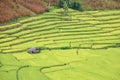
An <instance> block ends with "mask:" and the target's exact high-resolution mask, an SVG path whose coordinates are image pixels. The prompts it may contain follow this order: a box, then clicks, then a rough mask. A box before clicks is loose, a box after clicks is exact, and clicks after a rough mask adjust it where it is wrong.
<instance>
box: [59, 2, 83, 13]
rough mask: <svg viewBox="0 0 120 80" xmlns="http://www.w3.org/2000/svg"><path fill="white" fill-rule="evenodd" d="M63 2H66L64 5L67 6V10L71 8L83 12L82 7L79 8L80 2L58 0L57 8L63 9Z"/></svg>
mask: <svg viewBox="0 0 120 80" xmlns="http://www.w3.org/2000/svg"><path fill="white" fill-rule="evenodd" d="M64 2H66V3H67V6H68V7H69V8H71V9H75V10H79V11H83V9H82V6H81V4H80V2H78V1H71V0H59V2H58V7H59V8H63V7H64Z"/></svg>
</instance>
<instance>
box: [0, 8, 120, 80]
mask: <svg viewBox="0 0 120 80" xmlns="http://www.w3.org/2000/svg"><path fill="white" fill-rule="evenodd" d="M61 11H62V9H54V10H52V11H50V12H48V13H44V14H42V15H36V16H34V17H28V18H24V19H21V20H20V21H19V22H14V23H13V24H9V25H4V26H1V27H0V80H119V79H120V63H119V62H120V58H119V56H120V48H119V47H120V10H108V11H84V12H79V11H75V10H72V9H69V16H63V15H62V14H61ZM30 47H40V48H41V52H40V53H38V54H29V53H27V50H28V48H30Z"/></svg>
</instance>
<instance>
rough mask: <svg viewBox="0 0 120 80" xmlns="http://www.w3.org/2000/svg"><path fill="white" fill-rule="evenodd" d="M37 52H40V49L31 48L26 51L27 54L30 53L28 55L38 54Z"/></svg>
mask: <svg viewBox="0 0 120 80" xmlns="http://www.w3.org/2000/svg"><path fill="white" fill-rule="evenodd" d="M39 52H40V49H39V48H35V47H33V48H29V49H28V53H30V54H33V53H39Z"/></svg>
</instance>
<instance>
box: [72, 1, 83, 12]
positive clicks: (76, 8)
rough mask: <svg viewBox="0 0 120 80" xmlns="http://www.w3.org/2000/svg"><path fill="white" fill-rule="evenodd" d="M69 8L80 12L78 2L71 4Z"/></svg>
mask: <svg viewBox="0 0 120 80" xmlns="http://www.w3.org/2000/svg"><path fill="white" fill-rule="evenodd" d="M70 8H72V9H75V10H80V11H82V7H81V4H80V3H79V2H76V1H74V2H72V3H71V5H70Z"/></svg>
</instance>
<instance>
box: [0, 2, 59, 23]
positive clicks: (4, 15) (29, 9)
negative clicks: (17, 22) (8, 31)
mask: <svg viewBox="0 0 120 80" xmlns="http://www.w3.org/2000/svg"><path fill="white" fill-rule="evenodd" d="M49 2H51V4H54V5H55V4H56V3H57V1H56V0H0V23H1V22H6V21H9V20H12V19H14V18H18V17H22V16H31V15H35V14H36V13H43V12H45V11H46V9H47V7H46V5H45V3H49Z"/></svg>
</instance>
